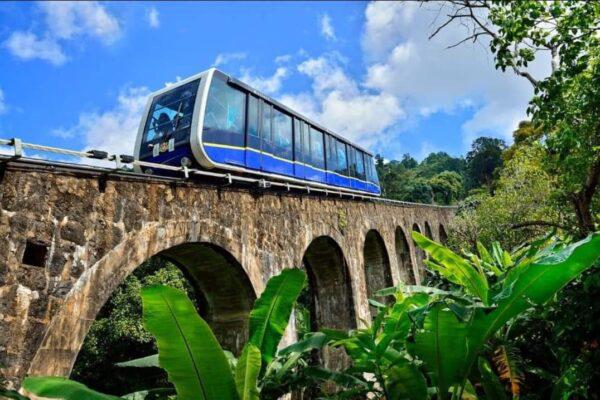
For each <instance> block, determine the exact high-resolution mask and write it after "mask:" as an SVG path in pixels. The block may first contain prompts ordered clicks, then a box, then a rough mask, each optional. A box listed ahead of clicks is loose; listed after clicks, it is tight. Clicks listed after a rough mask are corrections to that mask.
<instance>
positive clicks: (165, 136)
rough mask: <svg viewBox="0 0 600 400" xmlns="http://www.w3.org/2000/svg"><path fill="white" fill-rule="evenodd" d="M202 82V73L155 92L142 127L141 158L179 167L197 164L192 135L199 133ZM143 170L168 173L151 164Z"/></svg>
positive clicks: (138, 148) (139, 139)
mask: <svg viewBox="0 0 600 400" xmlns="http://www.w3.org/2000/svg"><path fill="white" fill-rule="evenodd" d="M201 83H202V74H201V75H199V76H197V77H193V78H190V79H186V81H185V82H183V83H181V84H177V85H176V86H174V87H168V88H165V89H162V90H160V91H157V92H155V93H153V94H152V96H151V97H150V99H149V101H148V105H147V107H146V113H145V114H144V115H145V117H144V118H143V119H142V121H141V124H140V128H139V130H138V137H137V141H136V151H135V158H136V159H137V160H140V161H146V162H152V163H156V164H166V165H172V166H176V167H180V166H182V165H186V166H188V167H192V166H195V165H196V163H195V161H194V160H195V158H194V155H193V154H192V149H191V139H190V138H191V135H195V134H196V132H195V126H196V124H197V122H196V118H195V115H196V114H197V111H198V110H199V108H200V107H199V104H197V103H200V101H197V100H199V99H200V97H201V96H199V95H198V91H199V90H201ZM140 172H144V173H148V174H153V173H157V174H164V172H163V171H152V169H151V168H148V167H144V168H143V171H140Z"/></svg>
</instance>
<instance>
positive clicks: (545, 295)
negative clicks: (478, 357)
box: [477, 233, 600, 339]
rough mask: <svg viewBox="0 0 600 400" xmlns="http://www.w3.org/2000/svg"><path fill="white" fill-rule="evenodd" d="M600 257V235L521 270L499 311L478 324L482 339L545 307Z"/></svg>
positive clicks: (567, 247)
mask: <svg viewBox="0 0 600 400" xmlns="http://www.w3.org/2000/svg"><path fill="white" fill-rule="evenodd" d="M598 257H600V233H594V234H592V235H590V236H588V237H587V238H585V239H583V240H581V241H579V242H577V243H573V244H571V245H569V246H566V247H564V248H562V249H558V250H556V251H552V252H550V253H549V254H547V255H546V256H545V257H543V258H540V259H538V260H537V261H535V262H533V263H531V264H527V265H526V266H525V267H524V268H519V266H517V267H516V269H519V274H518V276H517V277H516V278H515V280H514V282H513V283H512V285H511V287H510V288H507V289H510V292H509V293H508V294H507V293H506V292H505V293H504V296H502V298H501V300H500V301H499V303H498V306H497V308H496V309H495V310H494V311H492V312H491V313H489V314H488V315H487V316H486V317H485V318H483V319H481V320H480V321H479V322H478V326H477V327H478V328H482V327H485V329H484V334H483V338H482V339H484V338H487V337H489V335H491V334H493V333H494V332H496V331H497V330H498V329H499V328H500V327H501V326H503V325H504V324H505V323H506V322H507V321H508V320H510V319H511V318H513V317H515V316H517V315H518V314H520V313H522V312H523V311H525V310H527V309H528V308H530V307H531V306H532V304H543V303H545V302H546V301H548V300H549V299H550V298H552V296H554V294H555V293H556V292H558V291H559V290H560V289H561V288H562V287H563V286H565V285H566V284H567V283H569V282H570V281H571V280H573V279H574V278H575V277H577V276H578V275H579V274H581V273H582V272H583V271H585V270H586V269H588V268H590V267H591V266H592V265H593V264H594V261H596V260H597V259H598Z"/></svg>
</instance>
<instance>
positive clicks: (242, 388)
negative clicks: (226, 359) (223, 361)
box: [235, 343, 261, 400]
mask: <svg viewBox="0 0 600 400" xmlns="http://www.w3.org/2000/svg"><path fill="white" fill-rule="evenodd" d="M260 368H261V356H260V350H259V349H258V347H256V346H254V345H253V344H252V343H248V344H247V345H246V346H245V347H244V351H243V352H242V356H241V357H240V359H239V360H238V362H237V365H236V368H235V386H236V387H237V392H238V396H239V397H240V400H258V399H259V392H258V386H257V384H258V375H259V374H260Z"/></svg>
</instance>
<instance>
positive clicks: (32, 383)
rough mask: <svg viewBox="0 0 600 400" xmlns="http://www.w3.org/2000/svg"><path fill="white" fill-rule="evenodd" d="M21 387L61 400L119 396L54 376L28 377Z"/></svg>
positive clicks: (103, 399)
mask: <svg viewBox="0 0 600 400" xmlns="http://www.w3.org/2000/svg"><path fill="white" fill-rule="evenodd" d="M23 389H25V390H26V391H27V392H29V393H33V394H35V395H36V396H39V397H45V398H49V399H63V400H81V399H85V400H117V399H119V397H115V396H111V395H108V394H103V393H100V392H96V391H95V390H92V389H90V388H88V387H87V386H85V385H84V384H82V383H79V382H75V381H72V380H70V379H67V378H60V377H56V376H36V377H28V378H25V380H24V381H23Z"/></svg>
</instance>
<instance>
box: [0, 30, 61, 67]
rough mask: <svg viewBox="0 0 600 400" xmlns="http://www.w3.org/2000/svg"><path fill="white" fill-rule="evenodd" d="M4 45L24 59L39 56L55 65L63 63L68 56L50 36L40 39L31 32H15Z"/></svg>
mask: <svg viewBox="0 0 600 400" xmlns="http://www.w3.org/2000/svg"><path fill="white" fill-rule="evenodd" d="M3 45H4V47H6V48H7V49H8V50H9V51H10V52H11V53H12V54H13V55H15V56H16V57H18V58H20V59H22V60H33V59H36V58H39V59H40V60H45V61H49V62H50V63H51V64H54V65H61V64H64V63H65V61H67V56H66V55H65V54H64V53H63V51H62V49H61V47H60V45H59V44H58V43H57V42H56V41H54V40H52V39H49V38H44V39H39V38H38V37H37V36H36V35H35V34H33V33H31V32H19V31H17V32H13V33H12V34H11V35H10V36H9V37H8V39H7V40H6V41H5V42H4V43H3Z"/></svg>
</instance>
